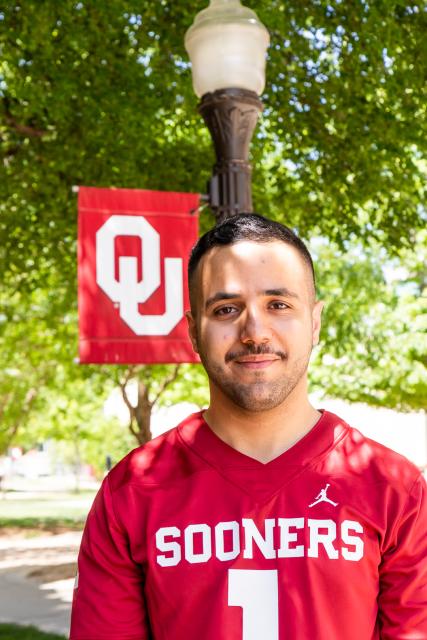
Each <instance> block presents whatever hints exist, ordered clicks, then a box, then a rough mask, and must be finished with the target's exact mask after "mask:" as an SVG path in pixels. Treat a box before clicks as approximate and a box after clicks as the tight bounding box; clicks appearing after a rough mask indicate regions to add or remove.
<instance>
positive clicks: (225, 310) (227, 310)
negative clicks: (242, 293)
mask: <svg viewBox="0 0 427 640" xmlns="http://www.w3.org/2000/svg"><path fill="white" fill-rule="evenodd" d="M235 311H237V309H236V307H232V306H231V305H227V306H225V307H219V308H218V309H215V311H214V315H216V316H229V315H230V314H232V313H234V312H235Z"/></svg>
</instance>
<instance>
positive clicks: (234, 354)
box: [225, 344, 286, 363]
mask: <svg viewBox="0 0 427 640" xmlns="http://www.w3.org/2000/svg"><path fill="white" fill-rule="evenodd" d="M265 354H270V355H275V356H278V357H279V358H281V359H282V360H286V353H285V352H284V351H276V349H272V348H271V347H270V346H268V345H267V344H259V345H258V346H256V345H254V344H253V345H249V346H247V347H246V348H245V349H241V350H240V351H228V352H227V353H226V354H225V362H226V363H227V362H231V361H232V360H238V359H239V358H241V357H242V356H259V355H265Z"/></svg>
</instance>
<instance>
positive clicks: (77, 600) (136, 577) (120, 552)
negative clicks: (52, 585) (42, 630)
mask: <svg viewBox="0 0 427 640" xmlns="http://www.w3.org/2000/svg"><path fill="white" fill-rule="evenodd" d="M143 586H144V580H143V575H142V570H141V567H140V566H139V565H137V564H136V563H135V562H134V561H133V560H132V558H131V557H130V553H129V545H128V539H127V535H126V532H125V531H124V530H123V527H121V526H120V524H119V522H118V520H117V518H116V517H115V513H114V508H113V497H112V494H111V490H110V486H109V481H108V476H107V478H106V479H105V480H104V483H103V485H102V487H101V489H100V491H99V493H98V495H97V497H96V498H95V501H94V504H93V506H92V509H91V511H90V513H89V515H88V518H87V522H86V526H85V530H84V533H83V539H82V543H81V547H80V552H79V558H78V574H77V578H76V585H75V589H74V598H73V606H72V613H71V630H70V640H148V638H150V637H151V636H150V633H149V627H148V620H147V614H146V608H145V604H144V593H143Z"/></svg>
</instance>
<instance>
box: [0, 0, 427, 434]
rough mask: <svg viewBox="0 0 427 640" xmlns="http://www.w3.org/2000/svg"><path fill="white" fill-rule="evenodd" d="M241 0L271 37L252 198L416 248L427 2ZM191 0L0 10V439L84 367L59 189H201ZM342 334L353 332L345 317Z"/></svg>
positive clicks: (180, 383) (69, 215)
mask: <svg viewBox="0 0 427 640" xmlns="http://www.w3.org/2000/svg"><path fill="white" fill-rule="evenodd" d="M250 4H251V6H252V7H253V8H254V9H255V10H256V11H257V12H258V14H259V16H260V18H261V19H262V20H263V21H264V22H265V24H266V25H267V27H269V29H270V32H271V40H272V44H271V47H270V49H269V60H268V66H267V77H268V83H267V87H266V91H265V95H264V101H265V106H266V108H265V113H264V118H263V121H262V122H261V124H260V126H259V128H258V132H257V135H256V137H255V140H254V143H253V160H254V199H255V205H256V208H257V209H258V210H259V211H260V212H263V213H266V214H267V215H269V216H270V217H276V218H277V219H280V220H282V221H284V222H286V223H287V224H290V225H292V226H294V227H295V228H296V229H297V230H298V231H299V232H300V234H301V235H302V236H303V237H305V238H309V237H310V236H311V237H313V236H322V237H324V238H326V239H327V240H328V241H330V242H332V241H333V242H336V243H337V244H338V246H339V247H340V249H341V250H344V249H346V248H348V247H349V246H350V245H351V244H354V243H356V242H362V244H364V246H365V247H369V242H370V240H371V239H372V238H375V239H376V240H377V242H378V243H381V245H382V246H383V247H385V253H388V254H390V255H399V251H401V250H402V247H403V246H408V247H411V246H414V242H415V237H416V233H417V230H418V229H420V228H423V226H425V222H426V212H425V206H424V203H425V184H426V181H425V177H426V166H427V165H426V146H427V135H426V119H425V109H424V104H425V97H426V88H425V77H426V64H427V59H426V57H425V56H422V55H421V51H422V50H423V46H424V40H425V30H426V16H427V12H426V11H425V7H423V6H422V5H419V4H417V2H416V1H415V0H394V1H393V2H389V1H388V0H378V1H377V2H375V3H368V2H366V1H365V0H355V1H354V2H351V3H348V2H347V3H342V2H341V1H339V0H330V1H329V2H326V0H289V2H286V3H283V2H279V1H278V0H270V2H269V3H268V4H266V3H265V2H261V0H254V1H253V2H251V3H250ZM201 8H202V5H201V4H200V3H199V2H191V1H190V2H187V3H185V6H183V3H174V2H169V1H168V0H159V1H158V2H148V0H138V2H135V1H134V0H114V2H112V3H104V2H101V1H100V0H93V1H92V2H90V3H88V2H86V1H84V0H82V1H81V2H76V0H73V1H70V0H64V1H63V2H60V3H58V2H53V0H46V1H45V2H43V3H40V2H36V1H35V0H26V2H25V3H24V2H20V1H19V0H15V1H11V2H8V1H4V2H3V3H2V4H1V6H0V24H1V29H0V153H1V156H2V159H3V163H2V164H1V165H0V271H1V273H2V283H1V285H0V286H1V289H0V297H1V300H2V303H1V305H0V314H1V315H0V320H1V319H3V321H2V323H1V327H0V332H1V338H0V339H1V346H2V349H3V354H0V359H1V362H2V363H3V364H4V365H5V367H6V369H8V371H7V375H6V377H5V380H4V381H2V383H1V384H0V393H1V395H0V411H2V412H3V421H2V424H3V427H2V428H3V429H4V434H5V438H6V440H7V438H9V437H10V435H11V434H13V433H14V429H15V426H16V424H18V423H19V424H22V423H23V421H24V418H25V420H27V418H28V416H29V413H28V412H29V411H30V409H33V410H35V409H36V408H37V410H38V411H41V406H40V402H41V400H40V389H42V388H45V387H46V388H51V389H52V388H58V387H57V386H55V385H56V382H55V381H56V380H61V379H63V380H64V381H65V380H67V381H68V382H67V384H65V382H64V385H63V388H62V393H63V394H65V395H66V394H70V393H71V392H72V386H73V378H80V377H82V378H83V379H84V377H85V376H86V377H87V379H89V378H90V377H91V376H92V375H95V371H96V368H88V369H86V370H85V372H83V371H82V370H79V372H77V369H78V368H77V366H76V365H75V364H74V363H73V360H74V358H75V356H76V355H77V340H76V293H75V280H76V211H75V210H76V201H75V197H74V196H73V194H72V192H71V188H72V186H73V185H77V184H88V185H92V186H121V187H138V188H153V189H167V190H191V191H195V190H197V191H201V190H203V189H204V184H205V182H206V179H207V177H208V175H209V173H210V165H211V163H212V162H213V151H212V147H211V143H210V140H209V136H208V133H207V131H206V130H205V128H204V126H203V125H202V121H201V118H200V117H199V116H198V115H197V112H196V108H195V107H196V100H195V97H194V95H193V92H192V89H191V79H190V69H189V65H188V61H187V56H186V53H185V51H184V47H183V35H184V32H185V30H186V29H187V28H188V26H189V25H190V24H191V22H192V20H193V17H194V15H195V13H196V12H197V11H198V10H200V9H201ZM271 16H274V21H272V19H271ZM201 220H202V228H204V229H205V228H207V227H208V226H210V225H211V224H212V218H209V217H208V216H207V215H206V213H205V212H204V213H203V215H202V219H201ZM384 257H385V256H384ZM396 304H397V303H396ZM332 322H333V320H331V322H330V326H331V327H332ZM6 325H7V326H6ZM348 330H349V331H352V330H356V334H355V336H357V335H358V334H357V331H358V329H357V327H356V326H355V324H354V323H353V324H350V325H349V326H348ZM337 331H339V327H338V328H337ZM349 335H350V334H348V333H347V334H346V336H349ZM350 343H351V344H352V345H353V347H354V348H356V347H357V340H352V341H350ZM390 348H391V347H390ZM12 362H13V363H14V364H13V365H12ZM58 367H59V368H58ZM158 371H159V374H158V375H159V378H156V379H157V380H158V381H159V382H158V383H157V382H156V384H159V385H160V386H161V384H162V383H161V375H162V374H161V372H162V370H161V369H159V370H158ZM165 371H166V370H163V373H165ZM17 372H18V373H17ZM98 373H99V371H98ZM149 373H150V376H152V377H156V376H157V373H156V370H155V369H150V370H149ZM109 375H110V376H111V375H116V374H115V373H113V372H112V371H111V369H110V370H109ZM124 375H125V378H126V374H124ZM166 375H167V374H166ZM185 375H187V376H188V375H190V374H188V372H187V373H186V374H185ZM191 375H193V374H191ZM144 376H145V374H144V373H143V372H141V379H142V381H143V384H144V385H145V382H144ZM175 386H176V388H178V389H181V390H182V389H183V387H186V388H187V390H188V392H189V393H192V392H193V391H194V386H195V385H192V384H190V383H189V382H188V379H187V380H186V379H185V376H184V377H183V378H181V377H178V378H177V380H176V385H175ZM154 393H156V392H154ZM144 394H145V391H142V394H141V398H142V399H143V398H144V397H145V396H144ZM141 402H142V400H141ZM144 402H145V400H144ZM150 402H151V400H150ZM137 412H138V411H137ZM15 418H16V420H15ZM14 420H15V422H14ZM146 422H147V421H146ZM133 424H134V423H133ZM141 424H142V423H141ZM141 424H140V426H139V427H138V430H139V432H141ZM5 425H8V426H7V427H6V426H5ZM143 429H145V427H144V428H143ZM6 440H4V442H6Z"/></svg>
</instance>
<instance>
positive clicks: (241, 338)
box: [187, 241, 322, 411]
mask: <svg viewBox="0 0 427 640" xmlns="http://www.w3.org/2000/svg"><path fill="white" fill-rule="evenodd" d="M194 277H195V287H196V291H195V296H194V297H195V298H196V299H197V309H196V310H194V309H193V313H194V316H193V315H192V314H188V316H187V317H188V321H189V331H190V337H191V340H192V343H193V347H194V349H195V350H196V351H197V352H198V353H199V355H200V358H201V360H202V363H203V365H204V367H205V369H206V372H207V374H208V376H209V380H210V386H211V399H212V401H214V400H216V399H220V398H221V395H223V396H226V397H227V398H228V399H229V400H231V401H232V402H233V403H234V404H235V405H237V406H239V407H241V408H242V409H245V410H248V411H266V410H269V409H272V408H274V407H277V406H279V405H280V404H282V403H283V402H284V401H285V400H286V398H287V397H288V396H289V394H290V393H291V392H293V391H294V390H297V389H298V388H300V389H302V390H305V388H306V372H307V366H308V362H309V358H310V354H311V350H312V347H313V345H315V344H317V342H318V339H319V330H320V315H321V310H322V303H321V302H315V300H314V288H313V283H312V277H311V274H310V270H309V267H308V266H307V264H306V263H305V262H304V259H303V258H302V256H301V255H300V254H299V253H298V252H297V250H296V249H294V248H293V247H291V246H290V245H287V244H285V243H284V242H281V241H272V242H264V243H257V242H252V241H241V242H237V243H236V244H233V245H228V246H225V247H215V248H214V249H212V250H210V251H209V252H208V253H207V254H205V255H204V256H203V258H202V260H201V262H200V264H199V265H198V268H197V271H196V274H195V276H194Z"/></svg>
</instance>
